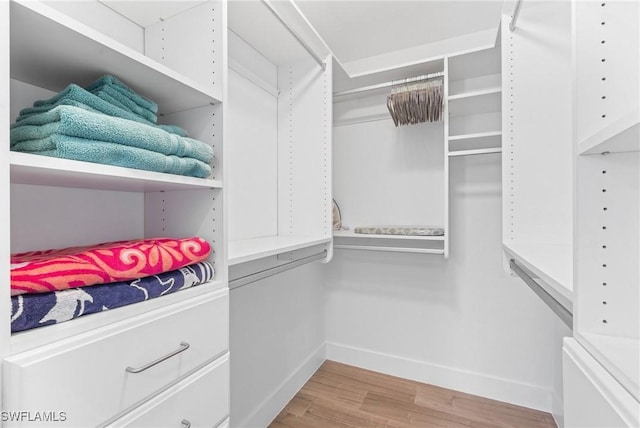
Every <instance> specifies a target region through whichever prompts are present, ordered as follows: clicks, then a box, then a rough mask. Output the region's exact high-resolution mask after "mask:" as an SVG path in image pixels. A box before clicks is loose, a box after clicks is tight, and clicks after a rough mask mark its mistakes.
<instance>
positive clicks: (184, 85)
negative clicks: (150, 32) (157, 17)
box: [11, 0, 222, 113]
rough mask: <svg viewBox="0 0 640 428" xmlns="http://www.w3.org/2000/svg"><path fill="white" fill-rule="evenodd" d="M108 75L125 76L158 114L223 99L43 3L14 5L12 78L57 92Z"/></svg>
mask: <svg viewBox="0 0 640 428" xmlns="http://www.w3.org/2000/svg"><path fill="white" fill-rule="evenodd" d="M42 70H46V71H47V72H46V73H43V72H42ZM104 74H112V75H114V76H116V77H119V78H120V77H122V76H125V77H126V78H124V77H122V78H123V79H124V81H125V83H126V84H127V85H129V86H131V88H132V89H134V90H135V91H136V92H138V93H140V94H142V95H144V96H146V97H149V98H151V99H153V100H154V101H155V102H157V103H158V105H159V107H160V113H173V112H177V111H183V110H186V109H190V108H194V107H201V106H204V105H208V104H211V103H217V102H219V101H220V100H221V95H220V94H221V93H222V88H221V87H220V88H218V87H215V85H202V84H200V83H198V82H195V81H193V80H192V79H190V78H187V77H185V76H184V75H181V74H180V73H177V72H175V71H174V70H172V69H170V68H168V67H166V66H165V65H163V64H160V63H159V62H157V61H155V60H153V59H151V58H149V57H146V56H144V55H143V54H141V53H140V52H137V51H135V50H134V49H131V48H129V47H128V46H125V45H123V44H121V43H119V42H116V41H114V40H113V39H111V38H109V37H107V36H105V35H103V34H102V33H100V32H98V31H96V30H95V29H93V28H90V27H88V26H86V25H84V24H82V23H79V22H77V21H75V20H73V19H71V18H69V17H67V16H65V15H64V14H62V13H60V12H58V11H56V10H55V9H52V8H50V7H49V6H47V5H45V4H42V3H40V2H29V1H24V0H17V1H12V2H11V77H12V78H14V79H17V80H20V81H22V82H26V83H30V84H32V85H36V86H40V87H43V88H47V89H50V90H52V91H56V92H58V91H60V90H62V89H64V88H65V87H66V86H67V85H68V84H69V83H76V84H78V85H80V86H83V85H86V84H89V83H91V82H92V81H93V80H95V79H97V78H98V77H100V76H102V75H104Z"/></svg>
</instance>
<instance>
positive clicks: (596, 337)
mask: <svg viewBox="0 0 640 428" xmlns="http://www.w3.org/2000/svg"><path fill="white" fill-rule="evenodd" d="M577 339H578V341H579V342H580V343H581V344H582V345H583V346H584V347H585V348H586V349H587V350H588V351H589V352H590V353H591V354H592V355H593V356H594V357H595V358H596V359H597V360H598V361H599V362H600V363H601V364H602V365H603V366H604V367H605V369H606V370H607V371H608V372H609V373H610V374H611V375H612V376H613V377H614V378H616V379H617V380H618V381H619V382H620V383H621V384H622V386H623V387H624V388H625V389H626V390H627V391H628V392H629V393H630V394H631V395H633V397H634V398H635V399H636V401H640V387H639V382H640V340H638V339H637V338H629V337H616V336H605V335H601V334H593V333H580V335H579V337H577ZM581 339H583V340H581Z"/></svg>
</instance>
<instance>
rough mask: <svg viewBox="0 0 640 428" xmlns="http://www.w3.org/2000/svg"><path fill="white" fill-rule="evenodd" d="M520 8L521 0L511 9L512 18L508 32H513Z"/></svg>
mask: <svg viewBox="0 0 640 428" xmlns="http://www.w3.org/2000/svg"><path fill="white" fill-rule="evenodd" d="M521 6H522V0H518V1H517V2H516V7H515V8H514V9H513V16H512V17H511V22H510V23H509V30H510V31H514V30H515V29H516V22H517V21H518V15H520V7H521Z"/></svg>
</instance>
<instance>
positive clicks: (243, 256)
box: [228, 236, 331, 266]
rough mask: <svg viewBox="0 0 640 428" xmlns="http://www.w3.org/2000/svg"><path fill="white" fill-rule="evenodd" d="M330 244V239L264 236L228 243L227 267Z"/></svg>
mask: <svg viewBox="0 0 640 428" xmlns="http://www.w3.org/2000/svg"><path fill="white" fill-rule="evenodd" d="M328 242H331V238H326V237H311V236H265V237H261V238H253V239H243V240H238V241H229V246H228V253H229V265H230V266H231V265H236V264H240V263H245V262H249V261H252V260H257V259H261V258H264V257H269V256H275V255H278V254H281V253H286V252H289V251H295V250H301V249H303V248H307V247H312V246H314V245H320V244H325V243H328Z"/></svg>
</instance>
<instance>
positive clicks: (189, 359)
mask: <svg viewBox="0 0 640 428" xmlns="http://www.w3.org/2000/svg"><path fill="white" fill-rule="evenodd" d="M176 307H178V308H179V309H176ZM228 311H229V295H228V291H227V290H226V289H225V290H221V291H218V292H215V293H212V295H211V296H210V297H208V298H206V297H201V298H199V300H197V301H195V302H194V301H193V300H192V301H190V302H186V303H183V304H180V305H175V306H173V307H172V310H169V311H166V312H168V313H165V312H163V313H164V314H165V315H163V316H155V317H154V316H147V317H146V318H143V319H142V320H140V317H139V318H138V320H136V319H131V320H128V321H127V322H123V323H120V325H115V326H112V327H109V328H104V329H100V330H98V331H96V332H93V333H88V334H84V335H78V336H74V337H72V338H70V339H67V340H62V341H59V342H55V343H54V344H52V345H47V346H43V347H40V348H37V349H35V350H33V351H28V352H24V353H21V354H17V355H14V356H11V357H9V358H7V359H6V360H5V362H4V409H5V410H9V411H11V410H26V411H29V410H30V411H38V410H45V409H46V410H48V409H54V410H58V411H64V412H66V415H67V421H66V422H67V424H68V425H69V426H92V425H96V424H98V423H100V422H102V421H105V420H107V419H108V418H110V417H113V416H114V415H116V414H118V413H119V412H122V411H124V410H126V409H127V408H128V407H129V406H132V405H134V404H135V403H137V402H139V401H140V400H142V399H145V398H147V397H148V396H150V395H151V394H153V393H154V392H155V391H157V390H158V389H160V388H162V387H164V386H166V385H168V384H170V383H171V382H172V381H174V380H176V379H178V378H180V377H181V376H184V375H185V374H186V373H188V372H189V371H190V370H193V369H194V368H196V367H198V366H199V365H202V364H204V363H206V362H207V361H208V360H210V359H211V358H213V357H214V356H215V355H219V354H221V353H223V352H225V351H226V350H227V349H228V342H229V338H228V319H229V313H228ZM137 321H138V322H137ZM195 327H197V328H195ZM184 343H186V344H188V349H184V350H183V351H182V352H180V353H177V354H175V355H173V356H172V357H170V358H168V359H166V360H165V361H162V362H161V363H159V364H157V365H155V366H153V367H150V368H149V369H148V370H144V371H142V372H139V373H131V372H130V371H127V368H129V367H132V368H140V367H143V366H145V365H147V364H148V363H150V362H153V361H155V360H157V359H159V358H160V357H163V356H166V355H168V354H170V353H172V352H173V351H177V350H182V349H183V348H185V347H186V346H185V345H183V344H184ZM87 397H90V399H87ZM5 426H21V425H19V424H16V425H11V424H9V425H5ZM29 426H32V425H29Z"/></svg>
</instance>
